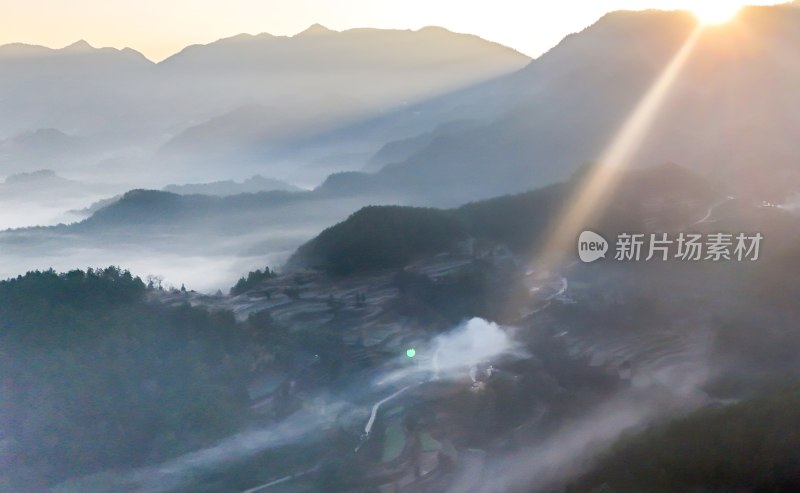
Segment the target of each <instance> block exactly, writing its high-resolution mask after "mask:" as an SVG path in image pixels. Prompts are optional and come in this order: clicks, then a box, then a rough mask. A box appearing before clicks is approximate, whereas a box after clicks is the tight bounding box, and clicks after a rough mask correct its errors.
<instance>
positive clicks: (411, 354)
mask: <svg viewBox="0 0 800 493" xmlns="http://www.w3.org/2000/svg"><path fill="white" fill-rule="evenodd" d="M416 355H417V350H416V349H414V348H413V347H412V348H409V349H407V350H406V356H408V357H409V358H413V357H414V356H416Z"/></svg>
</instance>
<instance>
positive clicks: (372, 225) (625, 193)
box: [288, 164, 715, 274]
mask: <svg viewBox="0 0 800 493" xmlns="http://www.w3.org/2000/svg"><path fill="white" fill-rule="evenodd" d="M581 176H582V175H581V174H580V173H579V174H578V175H576V177H575V178H574V179H573V180H572V181H570V182H567V183H564V184H557V185H551V186H549V187H545V188H542V189H539V190H534V191H531V192H526V193H521V194H518V195H510V196H505V197H499V198H495V199H490V200H486V201H482V202H475V203H471V204H467V205H464V206H462V207H459V208H457V209H449V210H441V209H422V208H410V207H367V208H364V209H362V210H360V211H358V212H356V213H355V214H353V215H352V216H350V218H348V219H347V220H346V221H344V222H342V223H339V224H337V225H335V226H333V227H330V228H328V229H326V230H325V231H324V232H322V233H321V234H320V235H319V236H317V237H316V238H314V239H313V240H311V241H309V242H308V243H306V244H305V245H303V246H301V247H300V248H299V249H298V250H297V252H296V253H295V254H294V255H293V256H292V258H291V259H290V260H289V262H288V266H289V267H317V268H321V269H323V270H326V271H328V272H331V273H334V274H349V273H352V272H358V271H364V270H370V269H385V268H396V267H402V266H403V265H405V264H406V263H407V262H409V261H410V260H413V259H414V258H417V257H420V256H424V255H430V254H435V253H441V252H445V251H448V250H450V249H452V248H454V247H455V246H456V245H457V243H458V242H459V241H462V240H465V239H467V238H476V239H480V240H487V241H489V242H492V243H495V244H502V245H506V246H508V247H510V248H511V249H512V250H514V251H517V252H520V253H522V252H529V251H530V249H532V248H535V247H536V245H537V240H538V239H539V238H541V237H543V235H544V234H546V233H547V228H548V227H549V226H550V224H551V221H552V220H553V218H554V216H555V215H556V214H557V213H558V212H559V211H560V210H561V206H562V205H563V204H564V201H565V200H568V197H570V195H571V193H572V192H573V191H574V187H575V184H576V183H578V182H579V181H580V180H579V179H580V177H581ZM714 194H715V192H714V191H713V190H712V189H711V187H710V186H709V185H708V183H706V182H705V181H704V180H703V179H702V178H700V177H699V176H697V175H695V174H693V173H691V172H689V171H688V170H686V169H684V168H681V167H679V166H676V165H674V164H665V165H661V166H656V167H653V168H647V169H643V170H636V171H631V172H629V173H628V174H627V175H626V176H625V177H624V178H623V180H622V184H621V186H620V189H619V190H618V191H617V193H616V194H615V200H614V203H613V204H612V206H611V209H610V210H609V212H608V213H607V214H606V216H605V217H604V218H602V221H601V223H600V224H597V225H596V226H597V227H598V228H599V229H601V230H602V229H605V230H611V231H617V230H627V231H639V230H642V228H643V226H644V222H645V220H646V219H647V217H646V214H647V212H646V210H645V209H643V208H642V207H641V205H642V204H643V203H644V202H646V201H652V200H659V199H660V200H661V201H662V202H663V203H664V204H670V205H664V206H663V210H660V211H659V213H660V214H661V215H662V216H663V217H662V219H663V220H664V221H665V222H667V221H668V222H671V223H673V225H678V224H681V222H682V221H686V220H687V219H688V218H690V217H692V214H697V212H698V210H704V207H705V205H704V204H707V203H709V202H710V201H711V199H712V197H713V196H714ZM701 216H702V213H701V214H700V216H698V217H701ZM588 226H590V225H587V227H588Z"/></svg>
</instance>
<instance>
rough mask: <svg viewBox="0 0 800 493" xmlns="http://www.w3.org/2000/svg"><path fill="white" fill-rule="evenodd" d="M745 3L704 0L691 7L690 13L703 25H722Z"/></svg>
mask: <svg viewBox="0 0 800 493" xmlns="http://www.w3.org/2000/svg"><path fill="white" fill-rule="evenodd" d="M744 6H745V3H742V2H736V1H732V0H705V1H700V2H697V5H695V6H692V12H694V15H696V16H697V18H698V19H699V20H700V22H702V23H703V24H724V23H726V22H728V21H730V20H731V19H733V18H734V17H736V14H738V13H739V11H740V10H742V8H744Z"/></svg>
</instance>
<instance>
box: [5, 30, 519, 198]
mask: <svg viewBox="0 0 800 493" xmlns="http://www.w3.org/2000/svg"><path fill="white" fill-rule="evenodd" d="M529 61H530V59H529V58H528V57H527V56H525V55H523V54H521V53H519V52H517V51H515V50H513V49H511V48H507V47H504V46H502V45H499V44H496V43H492V42H489V41H485V40H482V39H480V38H478V37H476V36H473V35H467V34H458V33H453V32H450V31H447V30H445V29H442V28H432V27H428V28H423V29H420V30H416V31H411V30H406V31H401V30H380V29H352V30H347V31H342V32H337V31H332V30H329V29H326V28H324V27H322V26H312V28H309V29H308V30H307V31H305V32H303V33H300V34H298V35H295V36H290V37H289V36H273V35H270V34H259V35H248V34H242V35H238V36H234V37H231V38H224V39H221V40H218V41H215V42H212V43H209V44H205V45H193V46H190V47H187V48H185V49H184V50H182V51H180V52H179V53H176V54H175V55H173V56H171V57H169V58H167V59H166V60H163V61H161V62H159V63H153V62H151V61H150V60H148V59H146V58H145V57H144V56H143V55H142V54H141V53H138V52H136V51H135V50H131V49H122V50H119V49H115V48H94V47H92V46H91V45H90V44H89V43H87V42H85V41H78V42H76V43H74V44H72V45H70V46H67V47H64V48H60V49H51V48H45V47H41V46H33V45H24V44H11V45H5V46H0V72H2V73H3V77H2V80H0V115H2V116H0V139H8V138H11V137H13V136H15V135H19V134H23V133H26V132H36V131H37V130H38V129H57V130H58V131H60V132H62V133H64V134H66V135H71V136H75V137H76V138H81V139H83V140H84V141H85V142H86V145H87V153H86V154H85V156H83V157H84V159H83V160H75V161H72V160H70V161H67V162H65V163H64V165H63V166H62V169H63V168H74V167H90V166H95V169H94V170H93V171H92V172H93V173H99V172H104V173H105V174H106V175H111V176H113V175H115V174H116V175H118V174H134V175H140V173H135V172H134V170H140V169H142V168H147V169H149V170H157V171H158V174H159V175H163V176H164V178H163V179H164V180H165V182H164V183H162V184H161V185H160V186H163V185H165V184H166V183H169V182H186V181H189V180H192V181H197V180H200V181H215V180H224V179H229V178H230V177H231V175H230V174H228V173H227V172H226V169H225V166H221V164H225V165H227V166H236V167H237V171H239V173H234V174H235V175H238V176H242V175H251V174H257V173H262V174H268V175H271V176H276V175H282V176H281V178H284V179H288V180H293V179H294V178H297V177H293V176H290V175H291V173H294V172H295V170H298V168H299V167H298V166H297V165H296V164H293V165H291V166H289V165H285V166H284V165H282V163H281V162H280V160H281V159H284V157H285V156H286V159H291V160H292V161H293V162H294V163H297V161H301V162H304V163H303V164H304V167H305V168H307V169H308V173H307V174H309V175H312V177H313V178H311V179H307V180H305V181H316V182H317V183H318V182H319V181H321V179H322V178H324V176H325V175H326V174H327V173H329V172H332V171H337V170H338V169H337V167H338V165H337V167H329V168H327V169H322V170H318V169H316V168H314V165H313V164H311V163H312V162H317V161H320V160H325V159H326V158H327V157H328V156H330V155H335V154H340V153H344V154H350V153H351V151H340V150H338V149H337V148H333V147H335V146H334V144H333V143H331V142H330V141H328V142H326V143H325V145H324V146H323V145H320V144H319V143H318V142H314V143H312V145H305V146H303V147H302V148H300V147H299V146H298V144H297V142H298V141H304V142H307V141H310V140H313V139H314V138H315V137H316V136H317V135H319V134H324V133H330V132H334V131H336V130H337V129H339V128H344V127H347V126H350V125H352V124H354V123H357V122H359V121H364V120H368V119H371V118H375V117H378V116H381V115H385V114H391V113H392V112H394V111H397V110H400V109H402V108H403V107H404V106H405V105H408V104H413V103H416V102H419V101H423V100H426V99H428V98H430V97H435V96H438V95H442V94H447V93H449V92H452V91H453V90H457V89H460V88H464V87H469V86H471V85H474V84H477V83H481V82H483V81H485V80H489V79H493V78H497V77H501V76H503V75H506V74H509V73H511V72H514V71H516V70H518V69H520V68H522V67H524V66H525V65H527V64H528V63H529ZM425 118H427V119H430V118H434V119H435V118H436V117H435V115H431V116H426V117H425ZM405 136H408V134H407V133H405V132H401V133H397V132H394V131H392V133H391V137H392V138H397V137H405ZM384 143H385V142H384V141H380V142H375V141H373V140H369V139H368V140H367V141H366V142H358V143H357V145H359V146H363V147H364V148H365V150H364V151H361V150H359V151H358V152H360V153H363V152H366V153H368V152H374V150H377V149H378V148H379V147H380V146H381V145H382V144H384ZM351 144H352V142H350V141H348V143H347V145H351ZM336 145H338V146H339V147H341V146H342V145H343V144H342V141H337V142H336ZM98 148H102V150H103V152H102V154H101V155H98V153H97V152H94V151H95V150H96V149H98ZM90 151H91V152H90ZM302 153H305V154H302ZM308 153H312V154H311V155H308ZM57 157H58V156H57V154H55V153H51V155H50V156H48V162H47V163H46V165H47V167H53V168H57V167H58V161H57V159H56V158H57ZM98 163H100V164H98ZM113 163H118V164H117V165H114V164H113ZM361 164H362V163H353V164H352V165H350V167H351V168H353V169H358V168H359V167H360V166H361ZM281 166H282V167H281ZM36 167H41V163H37V162H32V160H30V159H25V158H24V156H23V157H18V156H9V157H4V156H0V174H3V173H15V172H22V171H29V170H30V169H32V168H36ZM56 170H57V171H59V170H58V169H56ZM103 179H104V180H105V179H106V177H105V176H104V177H103ZM294 181H296V180H294ZM142 186H148V187H150V186H153V184H151V183H146V184H145V183H142Z"/></svg>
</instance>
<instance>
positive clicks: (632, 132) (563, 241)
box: [534, 26, 703, 272]
mask: <svg viewBox="0 0 800 493" xmlns="http://www.w3.org/2000/svg"><path fill="white" fill-rule="evenodd" d="M702 30H703V28H702V26H698V27H696V28H695V29H694V31H693V32H692V34H691V35H690V36H689V38H688V39H687V40H686V42H684V44H683V45H682V46H681V48H680V50H678V52H677V53H676V54H675V55H674V56H673V58H672V60H671V61H670V62H669V64H668V65H667V67H666V69H664V71H663V72H662V73H661V75H660V76H659V77H658V79H657V80H656V81H655V83H654V84H653V85H652V86H651V87H650V89H649V90H648V91H647V93H645V95H644V96H643V98H642V99H641V101H640V102H639V104H638V105H637V106H636V108H635V109H634V110H633V112H632V113H631V114H630V116H629V117H628V118H627V120H626V121H625V123H624V124H623V125H622V127H621V128H620V130H619V132H617V134H616V137H615V138H614V140H613V141H612V142H611V144H610V145H609V147H608V148H607V149H606V151H605V152H604V153H603V154H602V157H601V159H600V160H599V161H598V164H596V165H595V166H594V168H593V169H592V170H590V172H589V173H588V174H587V176H586V178H585V179H584V180H583V182H582V183H581V185H579V186H578V189H577V191H576V192H575V193H574V195H573V196H572V197H571V199H570V200H568V201H567V202H566V204H567V205H566V206H565V207H566V208H565V210H563V211H562V213H561V215H560V219H559V220H558V221H557V222H556V223H555V224H556V226H555V229H554V231H553V232H552V233H551V234H550V235H549V237H548V241H547V242H546V243H545V245H544V247H543V248H542V249H541V251H540V252H539V255H538V256H537V258H536V260H535V261H534V265H535V266H536V267H537V270H539V271H540V272H547V271H550V270H552V269H555V268H558V267H559V266H560V265H561V264H562V262H563V261H564V259H565V258H566V256H567V255H568V254H569V252H571V251H572V249H571V248H572V246H573V243H574V242H575V240H576V239H577V234H578V233H579V232H580V230H581V229H582V228H584V227H585V226H586V224H587V223H589V222H590V221H591V220H592V219H594V218H596V217H597V216H598V215H599V214H600V213H601V212H602V211H603V210H604V209H605V207H606V206H607V205H608V202H609V200H610V198H611V196H612V195H613V193H614V190H615V188H616V185H617V182H618V180H619V178H620V175H621V173H620V171H622V170H623V169H624V168H625V167H627V166H628V165H629V164H630V161H631V159H632V157H633V156H634V154H635V153H636V151H637V150H638V149H639V147H640V145H641V143H642V141H643V140H644V138H645V136H646V135H647V133H648V132H649V130H650V129H651V127H652V125H653V122H654V121H655V119H656V117H657V115H658V112H659V110H660V108H661V107H662V105H663V103H664V100H665V99H666V97H667V95H668V94H669V92H670V89H671V88H672V86H673V84H674V83H675V80H676V79H677V78H678V76H679V75H680V73H681V71H682V69H683V67H684V65H685V64H686V61H687V60H688V59H689V57H690V55H691V53H692V51H693V50H694V47H695V45H696V44H697V39H698V38H699V36H700V34H701V32H702Z"/></svg>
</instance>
